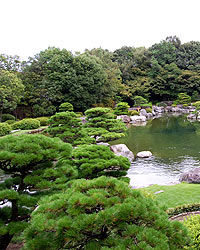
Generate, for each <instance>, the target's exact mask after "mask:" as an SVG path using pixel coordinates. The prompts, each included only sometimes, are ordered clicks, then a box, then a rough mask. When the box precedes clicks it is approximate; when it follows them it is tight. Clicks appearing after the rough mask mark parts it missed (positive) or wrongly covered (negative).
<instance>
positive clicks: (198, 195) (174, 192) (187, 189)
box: [142, 183, 200, 209]
mask: <svg viewBox="0 0 200 250" xmlns="http://www.w3.org/2000/svg"><path fill="white" fill-rule="evenodd" d="M142 190H146V191H148V192H150V193H152V194H153V193H155V192H157V191H160V190H163V191H164V192H162V193H158V194H155V198H156V200H157V201H158V203H159V204H160V205H161V206H164V207H165V208H166V209H168V208H173V207H176V206H180V205H185V204H194V203H200V184H188V183H180V184H177V185H170V186H159V185H153V186H149V187H146V188H144V189H142Z"/></svg>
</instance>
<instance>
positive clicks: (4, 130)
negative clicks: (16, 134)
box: [0, 122, 12, 136]
mask: <svg viewBox="0 0 200 250" xmlns="http://www.w3.org/2000/svg"><path fill="white" fill-rule="evenodd" d="M11 130H12V128H11V126H10V125H9V124H8V123H6V122H4V123H0V136H4V135H7V134H9V133H10V131H11Z"/></svg>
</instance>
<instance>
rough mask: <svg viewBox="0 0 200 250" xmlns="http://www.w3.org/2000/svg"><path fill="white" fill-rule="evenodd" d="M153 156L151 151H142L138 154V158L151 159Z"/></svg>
mask: <svg viewBox="0 0 200 250" xmlns="http://www.w3.org/2000/svg"><path fill="white" fill-rule="evenodd" d="M151 156H152V153H151V152H150V151H141V152H139V153H137V157H139V158H149V157H151Z"/></svg>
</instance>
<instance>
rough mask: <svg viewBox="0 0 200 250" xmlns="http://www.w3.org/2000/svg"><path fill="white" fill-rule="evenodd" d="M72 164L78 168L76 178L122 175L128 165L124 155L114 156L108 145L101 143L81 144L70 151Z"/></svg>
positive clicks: (124, 173) (124, 174)
mask: <svg viewBox="0 0 200 250" xmlns="http://www.w3.org/2000/svg"><path fill="white" fill-rule="evenodd" d="M72 158H73V165H74V166H75V167H76V168H77V170H78V178H86V179H93V178H97V177H99V176H101V175H106V176H113V177H122V176H126V174H127V173H126V172H127V170H128V169H129V167H130V162H129V160H128V159H127V158H126V157H122V156H116V155H115V154H114V153H113V152H112V151H111V150H110V148H109V147H107V146H103V145H83V146H79V147H78V148H76V149H74V150H73V152H72Z"/></svg>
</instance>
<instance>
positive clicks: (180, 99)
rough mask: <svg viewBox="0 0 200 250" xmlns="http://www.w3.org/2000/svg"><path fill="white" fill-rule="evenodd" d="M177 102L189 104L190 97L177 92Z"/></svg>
mask: <svg viewBox="0 0 200 250" xmlns="http://www.w3.org/2000/svg"><path fill="white" fill-rule="evenodd" d="M177 102H178V104H190V103H191V97H190V96H189V95H187V94H186V93H179V94H178V98H177Z"/></svg>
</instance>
